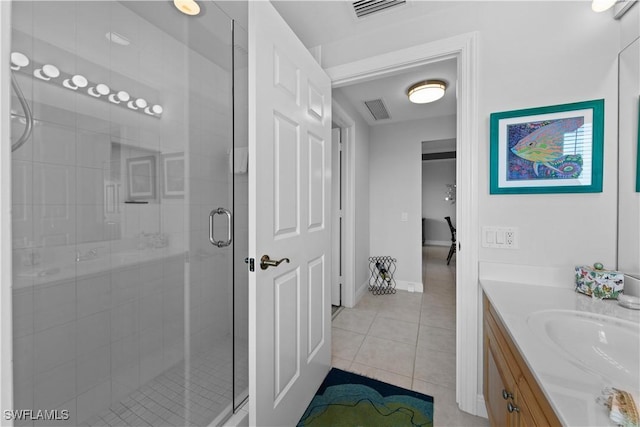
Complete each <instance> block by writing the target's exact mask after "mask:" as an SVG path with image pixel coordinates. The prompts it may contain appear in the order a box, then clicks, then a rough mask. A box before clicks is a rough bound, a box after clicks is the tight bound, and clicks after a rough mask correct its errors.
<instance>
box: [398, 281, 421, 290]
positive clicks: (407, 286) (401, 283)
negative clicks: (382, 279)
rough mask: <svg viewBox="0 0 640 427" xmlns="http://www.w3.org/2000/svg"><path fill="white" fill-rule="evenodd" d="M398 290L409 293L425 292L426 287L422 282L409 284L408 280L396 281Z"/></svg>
mask: <svg viewBox="0 0 640 427" xmlns="http://www.w3.org/2000/svg"><path fill="white" fill-rule="evenodd" d="M396 289H400V290H402V291H407V292H420V293H422V292H424V286H423V285H422V283H420V282H408V281H406V280H396Z"/></svg>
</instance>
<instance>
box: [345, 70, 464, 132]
mask: <svg viewBox="0 0 640 427" xmlns="http://www.w3.org/2000/svg"><path fill="white" fill-rule="evenodd" d="M427 79H438V80H444V81H445V82H447V91H446V93H445V95H444V97H443V98H442V99H439V100H438V101H436V102H433V103H430V104H413V103H411V102H409V99H408V98H407V89H408V88H409V87H410V86H411V85H413V84H414V83H417V82H419V81H421V80H427ZM338 90H340V91H342V93H343V94H344V95H346V97H347V98H348V99H349V101H350V102H351V103H352V104H353V106H354V107H356V109H357V110H358V111H359V112H360V114H361V115H362V117H363V118H364V119H365V120H366V121H367V123H369V125H376V124H386V123H397V122H401V121H408V120H419V119H425V118H433V117H441V116H446V115H453V114H455V112H456V60H455V59H449V60H446V61H441V62H437V63H433V64H429V65H425V66H422V67H420V68H417V69H413V70H410V71H407V72H404V73H402V74H397V75H394V76H388V77H382V78H379V79H376V80H372V81H368V82H364V83H358V84H354V85H350V86H345V87H343V88H340V89H338ZM372 99H382V100H383V102H384V104H385V105H386V107H387V110H388V111H389V115H390V116H391V118H390V119H386V120H378V121H376V120H374V119H373V116H372V115H371V113H370V112H369V110H368V109H367V107H366V106H365V105H364V101H369V100H372Z"/></svg>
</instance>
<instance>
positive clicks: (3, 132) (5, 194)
mask: <svg viewBox="0 0 640 427" xmlns="http://www.w3.org/2000/svg"><path fill="white" fill-rule="evenodd" d="M10 49H11V2H8V1H0V384H3V386H2V387H1V391H0V405H1V407H2V409H3V411H4V410H5V409H7V408H13V363H12V358H13V333H12V324H13V322H12V312H11V305H12V292H11V277H12V270H11V265H12V252H11V242H12V239H11V144H10V142H11V141H10V139H11V133H10V128H11V122H10V120H9V117H10V111H11V94H10V91H11V87H10V79H11V72H10V71H9V70H10V68H9V51H10ZM1 425H3V426H4V425H8V426H11V425H13V422H12V421H11V420H5V419H4V412H3V414H2V422H1Z"/></svg>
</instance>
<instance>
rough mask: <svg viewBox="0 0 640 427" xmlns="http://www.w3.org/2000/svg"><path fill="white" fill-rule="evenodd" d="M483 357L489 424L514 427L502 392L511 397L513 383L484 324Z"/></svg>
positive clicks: (515, 418) (492, 337)
mask: <svg viewBox="0 0 640 427" xmlns="http://www.w3.org/2000/svg"><path fill="white" fill-rule="evenodd" d="M484 351H485V355H484V356H485V357H484V363H485V368H484V375H485V378H484V397H485V400H486V405H487V412H488V414H489V422H490V423H491V425H492V426H494V427H496V426H497V427H503V426H504V427H511V426H515V425H516V424H515V423H516V421H517V417H515V416H514V415H516V414H515V413H509V412H508V411H507V403H508V402H509V401H510V400H511V399H510V398H508V399H507V400H505V399H504V397H503V392H506V393H509V394H510V395H513V393H514V388H515V381H514V380H513V377H512V376H511V373H510V372H509V371H508V368H507V364H506V361H505V360H504V358H503V357H502V353H501V352H500V349H499V348H498V347H497V345H496V343H495V339H494V336H493V333H492V331H491V329H490V328H489V327H487V325H486V324H485V348H484Z"/></svg>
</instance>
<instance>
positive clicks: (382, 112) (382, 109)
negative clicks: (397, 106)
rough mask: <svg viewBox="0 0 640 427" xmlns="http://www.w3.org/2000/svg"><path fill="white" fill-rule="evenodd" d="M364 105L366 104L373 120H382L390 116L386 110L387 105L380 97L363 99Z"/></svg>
mask: <svg viewBox="0 0 640 427" xmlns="http://www.w3.org/2000/svg"><path fill="white" fill-rule="evenodd" d="M364 105H366V106H367V108H368V109H369V112H371V115H372V116H373V119H374V120H384V119H390V118H391V116H390V115H389V112H388V111H387V107H386V106H385V105H384V102H382V99H373V100H371V101H364Z"/></svg>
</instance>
